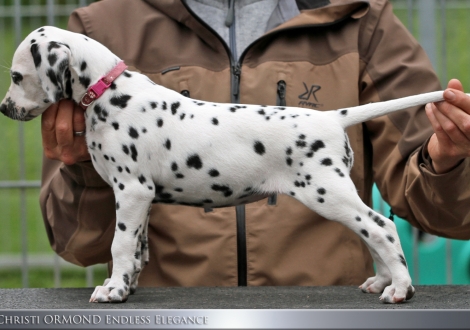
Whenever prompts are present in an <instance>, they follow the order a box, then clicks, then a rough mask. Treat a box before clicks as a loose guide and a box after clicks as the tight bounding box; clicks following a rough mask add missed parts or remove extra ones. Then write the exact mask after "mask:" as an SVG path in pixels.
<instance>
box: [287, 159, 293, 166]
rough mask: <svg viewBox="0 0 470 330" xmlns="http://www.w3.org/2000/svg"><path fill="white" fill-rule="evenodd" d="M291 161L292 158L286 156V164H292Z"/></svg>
mask: <svg viewBox="0 0 470 330" xmlns="http://www.w3.org/2000/svg"><path fill="white" fill-rule="evenodd" d="M292 162H293V160H292V158H290V157H286V164H287V165H289V166H292Z"/></svg>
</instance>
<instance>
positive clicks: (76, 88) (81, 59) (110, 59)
mask: <svg viewBox="0 0 470 330" xmlns="http://www.w3.org/2000/svg"><path fill="white" fill-rule="evenodd" d="M76 38H77V39H78V42H76V43H75V42H74V43H71V44H70V48H71V49H70V50H71V54H72V61H71V63H70V66H69V67H70V72H71V75H70V79H71V81H70V82H71V86H72V95H64V97H68V98H73V100H74V101H75V102H77V103H80V101H81V99H82V97H83V96H84V95H85V94H86V92H87V90H88V88H89V87H90V86H93V85H95V84H96V83H97V82H98V81H99V80H100V79H101V78H102V77H104V76H106V75H107V74H108V73H109V72H110V71H111V70H113V68H114V67H115V66H116V65H117V63H119V62H121V60H120V59H119V58H118V57H117V56H116V55H114V54H113V53H112V52H111V51H110V50H108V49H107V48H105V47H103V46H102V45H101V44H100V43H98V42H96V41H94V40H93V39H90V38H87V37H84V36H80V35H78V36H76ZM89 43H93V44H94V45H93V47H89V46H88V47H87V45H86V44H89ZM90 49H91V50H90ZM85 50H87V51H85Z"/></svg>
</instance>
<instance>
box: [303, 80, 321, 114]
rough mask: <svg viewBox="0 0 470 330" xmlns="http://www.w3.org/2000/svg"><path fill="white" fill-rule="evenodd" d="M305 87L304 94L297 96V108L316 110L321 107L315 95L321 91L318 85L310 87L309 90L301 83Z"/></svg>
mask: <svg viewBox="0 0 470 330" xmlns="http://www.w3.org/2000/svg"><path fill="white" fill-rule="evenodd" d="M303 84H304V87H305V92H304V93H302V94H300V95H299V99H300V100H301V101H299V106H301V107H308V108H318V107H321V106H322V105H323V104H321V103H320V102H319V101H318V98H317V95H316V93H317V92H318V91H319V90H320V89H321V86H319V85H311V86H310V88H309V87H308V86H307V84H306V83H303Z"/></svg>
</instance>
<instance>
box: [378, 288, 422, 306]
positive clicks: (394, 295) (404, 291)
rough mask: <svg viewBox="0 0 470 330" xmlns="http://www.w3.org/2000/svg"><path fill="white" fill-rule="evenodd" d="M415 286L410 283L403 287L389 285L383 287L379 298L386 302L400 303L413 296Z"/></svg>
mask: <svg viewBox="0 0 470 330" xmlns="http://www.w3.org/2000/svg"><path fill="white" fill-rule="evenodd" d="M414 294H415V288H414V287H413V286H412V285H409V286H408V287H403V288H396V287H395V285H393V284H392V285H390V286H388V287H386V288H385V290H384V292H383V293H382V295H381V296H380V300H382V302H383V303H386V304H397V303H402V302H405V301H407V300H410V299H411V298H413V296H414Z"/></svg>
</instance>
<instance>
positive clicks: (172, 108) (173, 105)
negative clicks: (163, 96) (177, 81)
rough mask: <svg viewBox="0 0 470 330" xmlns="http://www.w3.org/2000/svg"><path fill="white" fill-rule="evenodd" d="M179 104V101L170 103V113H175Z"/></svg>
mask: <svg viewBox="0 0 470 330" xmlns="http://www.w3.org/2000/svg"><path fill="white" fill-rule="evenodd" d="M180 105H181V104H180V103H179V102H174V103H172V104H171V113H172V114H173V115H175V114H176V112H177V111H178V108H179V107H180Z"/></svg>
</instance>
